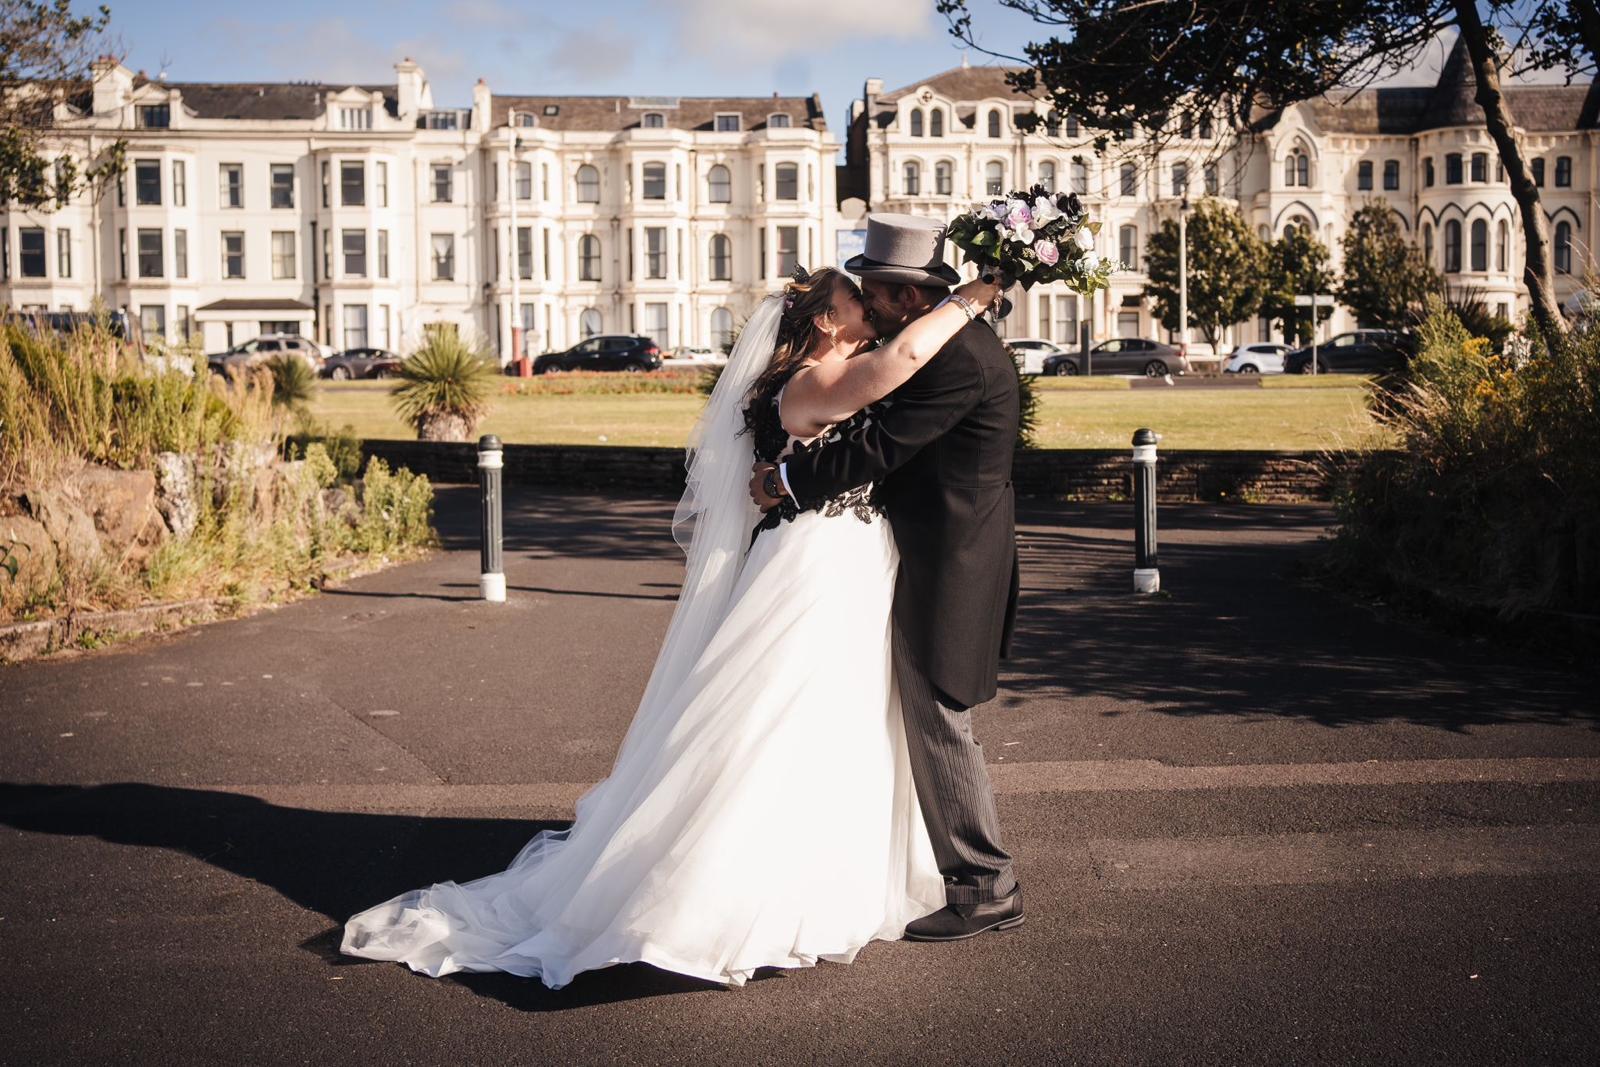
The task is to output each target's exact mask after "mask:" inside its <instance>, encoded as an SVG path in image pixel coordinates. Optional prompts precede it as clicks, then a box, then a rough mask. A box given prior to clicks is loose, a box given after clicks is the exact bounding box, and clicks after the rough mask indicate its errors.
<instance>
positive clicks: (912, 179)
mask: <svg viewBox="0 0 1600 1067" xmlns="http://www.w3.org/2000/svg"><path fill="white" fill-rule="evenodd" d="M900 192H901V193H902V194H904V195H905V196H921V195H922V167H921V166H920V165H919V164H916V163H907V164H906V165H905V166H904V167H903V168H901V171H900Z"/></svg>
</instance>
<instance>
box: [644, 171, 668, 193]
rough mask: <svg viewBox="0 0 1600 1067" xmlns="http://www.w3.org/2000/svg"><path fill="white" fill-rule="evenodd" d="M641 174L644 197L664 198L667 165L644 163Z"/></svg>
mask: <svg viewBox="0 0 1600 1067" xmlns="http://www.w3.org/2000/svg"><path fill="white" fill-rule="evenodd" d="M642 174H643V185H644V198H645V199H646V200H665V199H666V198H667V165H666V164H665V163H646V164H645V165H644V168H643V171H642Z"/></svg>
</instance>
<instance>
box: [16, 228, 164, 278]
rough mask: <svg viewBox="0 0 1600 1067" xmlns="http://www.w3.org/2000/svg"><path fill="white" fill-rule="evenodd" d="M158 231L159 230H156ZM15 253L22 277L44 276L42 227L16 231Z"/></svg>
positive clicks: (44, 258) (44, 259)
mask: <svg viewBox="0 0 1600 1067" xmlns="http://www.w3.org/2000/svg"><path fill="white" fill-rule="evenodd" d="M156 232H157V233H160V232H161V231H160V230H157V231H156ZM17 255H18V256H19V257H20V258H21V260H22V263H21V271H20V273H21V275H22V277H24V278H43V277H44V276H45V261H46V256H45V251H44V228H43V227H40V226H23V227H22V228H21V229H19V230H18V231H17Z"/></svg>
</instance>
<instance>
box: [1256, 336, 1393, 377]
mask: <svg viewBox="0 0 1600 1067" xmlns="http://www.w3.org/2000/svg"><path fill="white" fill-rule="evenodd" d="M1416 344H1417V343H1416V341H1415V339H1413V338H1412V337H1411V336H1410V335H1409V334H1403V333H1396V332H1395V331H1393V330H1351V331H1350V332H1349V333H1341V334H1339V335H1337V336H1335V337H1330V338H1329V339H1328V340H1326V341H1321V342H1318V344H1317V369H1316V373H1318V374H1387V373H1389V372H1391V371H1397V370H1402V369H1404V368H1405V365H1406V362H1407V361H1408V360H1410V358H1411V356H1412V354H1413V353H1414V352H1415V351H1416ZM1283 372H1284V373H1285V374H1310V373H1311V372H1312V371H1311V346H1309V345H1307V346H1306V347H1305V348H1297V349H1295V350H1294V351H1292V352H1290V353H1289V354H1288V355H1286V356H1284V357H1283Z"/></svg>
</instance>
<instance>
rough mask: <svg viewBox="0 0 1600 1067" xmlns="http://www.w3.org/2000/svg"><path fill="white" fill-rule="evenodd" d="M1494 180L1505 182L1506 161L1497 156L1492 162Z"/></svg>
mask: <svg viewBox="0 0 1600 1067" xmlns="http://www.w3.org/2000/svg"><path fill="white" fill-rule="evenodd" d="M1494 180H1495V181H1497V182H1503V181H1505V180H1506V161H1505V160H1503V159H1501V158H1500V157H1499V156H1496V157H1495V160H1494Z"/></svg>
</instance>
